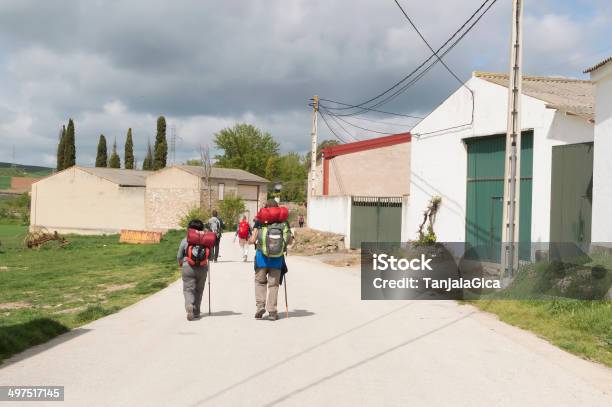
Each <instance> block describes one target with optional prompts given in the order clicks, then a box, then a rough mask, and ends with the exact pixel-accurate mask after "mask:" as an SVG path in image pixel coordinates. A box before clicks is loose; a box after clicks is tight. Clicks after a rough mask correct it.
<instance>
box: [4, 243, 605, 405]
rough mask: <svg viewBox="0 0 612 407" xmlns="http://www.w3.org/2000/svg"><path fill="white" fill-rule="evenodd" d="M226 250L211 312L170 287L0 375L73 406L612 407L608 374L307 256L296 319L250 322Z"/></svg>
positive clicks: (296, 283) (243, 271)
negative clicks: (190, 308) (199, 312)
mask: <svg viewBox="0 0 612 407" xmlns="http://www.w3.org/2000/svg"><path fill="white" fill-rule="evenodd" d="M221 254H222V256H223V257H222V260H223V261H222V262H220V263H217V264H215V265H214V268H213V270H212V287H213V289H212V299H213V315H212V316H211V317H208V316H206V317H204V318H202V319H201V320H198V321H194V322H188V321H187V320H186V319H185V315H184V314H183V312H182V293H181V285H180V283H175V284H173V285H171V286H170V287H168V288H167V289H165V290H163V291H161V292H159V293H157V294H155V295H153V296H151V297H149V298H147V299H145V300H144V301H141V302H140V303H138V304H135V305H133V306H131V307H129V308H127V309H125V310H123V311H122V312H120V313H118V314H115V315H111V316H109V317H106V318H103V319H101V320H98V321H96V322H93V323H91V324H89V325H87V326H84V327H83V328H82V329H77V330H75V331H73V332H71V333H68V334H66V335H63V336H61V337H59V338H56V339H55V340H53V341H51V342H49V343H48V344H45V345H42V346H39V347H36V348H33V349H31V350H29V351H27V352H25V353H23V354H21V355H18V356H17V357H15V358H13V359H12V360H10V361H9V363H8V364H5V365H3V367H2V368H1V369H0V384H13V385H64V386H65V389H66V401H65V403H63V405H70V406H130V407H134V406H199V405H203V406H208V405H210V406H276V405H296V406H319V405H334V406H351V407H354V406H383V405H389V406H408V405H414V406H448V405H452V406H470V407H473V406H486V407H491V406H538V407H542V406H555V407H561V406H590V407H594V406H606V407H610V406H612V371H611V370H610V369H607V368H604V367H602V366H599V365H595V364H591V363H589V362H586V361H583V360H581V359H579V358H576V357H574V356H571V355H569V354H567V353H565V352H563V351H561V350H559V349H557V348H555V347H553V346H551V345H549V344H548V343H546V342H544V341H542V340H540V339H538V338H536V337H535V336H534V335H531V334H529V333H527V332H524V331H521V330H518V329H515V328H512V327H509V326H507V325H505V324H502V323H500V322H498V321H496V320H495V319H494V318H493V317H491V316H489V315H486V314H483V313H480V312H477V311H475V310H474V309H473V308H472V307H470V306H463V305H458V304H456V303H454V302H450V301H438V302H435V301H377V302H362V301H360V300H359V296H360V290H359V278H358V272H357V270H355V269H341V268H335V267H332V266H327V265H325V264H322V263H320V262H319V261H318V260H316V259H313V258H301V257H291V258H289V260H288V262H289V267H290V273H289V275H288V284H289V285H288V288H289V306H290V307H289V308H290V317H289V318H288V319H285V318H283V319H281V320H279V321H276V322H271V321H257V320H254V319H253V313H254V310H255V308H254V299H253V297H254V292H253V282H252V281H253V271H252V263H247V264H245V263H242V262H240V261H239V256H240V255H239V251H238V248H237V246H235V245H233V244H232V240H231V237H229V236H226V237H225V238H224V240H223V241H222V252H221ZM280 298H281V299H282V298H283V297H282V295H281V297H280ZM1 405H3V403H0V406H1ZM24 405H26V406H33V405H37V404H36V403H24ZM49 405H50V406H58V405H62V403H49Z"/></svg>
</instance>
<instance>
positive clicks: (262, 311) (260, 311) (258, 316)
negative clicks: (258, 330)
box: [255, 308, 266, 319]
mask: <svg viewBox="0 0 612 407" xmlns="http://www.w3.org/2000/svg"><path fill="white" fill-rule="evenodd" d="M265 313H266V310H265V309H263V308H262V309H258V310H257V312H256V313H255V319H261V318H263V314H265Z"/></svg>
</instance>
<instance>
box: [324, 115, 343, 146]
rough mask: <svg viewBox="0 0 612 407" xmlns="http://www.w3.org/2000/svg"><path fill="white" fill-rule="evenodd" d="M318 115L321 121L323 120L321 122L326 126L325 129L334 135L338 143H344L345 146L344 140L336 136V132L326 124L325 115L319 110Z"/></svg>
mask: <svg viewBox="0 0 612 407" xmlns="http://www.w3.org/2000/svg"><path fill="white" fill-rule="evenodd" d="M319 113H320V114H321V119H323V122H324V123H325V126H327V128H328V129H329V131H331V133H332V134H333V135H334V137H336V138H337V139H338V141H340V142H341V143H345V144H346V140H344V139H343V138H342V137H340V136H338V135H337V134H336V132H335V131H334V129H332V127H331V126H330V125H329V123H328V122H327V119H326V118H325V115H324V114H323V112H321V111H320V110H319Z"/></svg>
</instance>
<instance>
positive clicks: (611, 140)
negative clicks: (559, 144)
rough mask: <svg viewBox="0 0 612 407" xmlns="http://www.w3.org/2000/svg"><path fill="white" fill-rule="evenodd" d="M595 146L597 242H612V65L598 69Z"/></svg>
mask: <svg viewBox="0 0 612 407" xmlns="http://www.w3.org/2000/svg"><path fill="white" fill-rule="evenodd" d="M592 79H593V80H594V81H595V83H596V87H595V89H596V95H597V96H596V98H597V99H596V102H595V147H594V150H593V154H594V156H593V217H592V219H593V224H592V230H591V240H592V241H593V242H594V243H612V209H611V208H612V66H610V65H609V64H608V65H607V66H605V67H603V68H601V69H600V70H598V71H596V72H595V73H594V75H593V78H592Z"/></svg>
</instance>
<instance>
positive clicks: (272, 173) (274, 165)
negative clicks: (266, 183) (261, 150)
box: [265, 155, 281, 181]
mask: <svg viewBox="0 0 612 407" xmlns="http://www.w3.org/2000/svg"><path fill="white" fill-rule="evenodd" d="M280 164H281V158H280V157H279V156H277V155H273V156H271V157H270V158H268V162H267V163H266V173H265V177H266V178H267V179H269V180H270V181H277V180H278V179H279V177H280Z"/></svg>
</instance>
